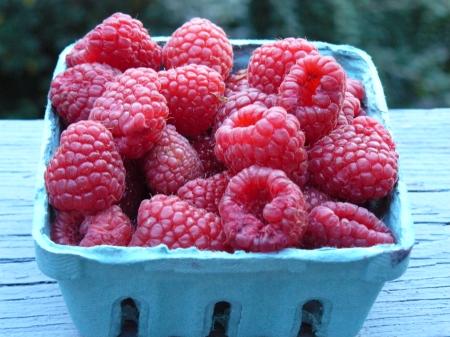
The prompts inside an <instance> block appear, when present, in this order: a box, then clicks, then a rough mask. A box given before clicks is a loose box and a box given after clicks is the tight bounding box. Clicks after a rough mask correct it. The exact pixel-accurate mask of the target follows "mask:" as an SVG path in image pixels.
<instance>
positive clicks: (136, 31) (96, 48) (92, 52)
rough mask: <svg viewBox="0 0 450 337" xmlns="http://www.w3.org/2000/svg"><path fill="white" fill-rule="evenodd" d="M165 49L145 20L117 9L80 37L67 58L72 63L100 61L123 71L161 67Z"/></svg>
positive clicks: (68, 63)
mask: <svg viewBox="0 0 450 337" xmlns="http://www.w3.org/2000/svg"><path fill="white" fill-rule="evenodd" d="M161 53H162V51H161V47H160V46H158V45H157V44H156V43H155V42H154V41H152V39H151V38H150V35H149V34H148V31H147V29H145V28H144V26H143V25H142V22H141V21H139V20H136V19H133V18H132V17H131V16H129V15H127V14H123V13H115V14H113V15H111V16H110V17H108V18H106V19H105V20H104V21H103V22H102V23H101V24H99V25H98V26H97V27H95V28H94V29H93V30H91V31H90V32H89V33H87V34H86V36H85V37H83V38H82V39H81V40H79V41H78V42H77V43H76V44H75V46H74V49H73V50H72V51H71V52H70V53H69V54H68V55H67V57H66V62H67V65H68V66H69V67H72V66H74V65H76V64H80V63H93V62H98V63H106V64H109V65H111V66H113V67H115V68H117V69H120V70H122V71H124V70H126V69H128V68H136V67H148V68H153V69H156V70H159V68H160V67H161Z"/></svg>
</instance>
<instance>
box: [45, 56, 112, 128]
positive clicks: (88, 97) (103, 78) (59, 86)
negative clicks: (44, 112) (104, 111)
mask: <svg viewBox="0 0 450 337" xmlns="http://www.w3.org/2000/svg"><path fill="white" fill-rule="evenodd" d="M118 74H120V71H119V70H117V69H114V68H112V67H110V66H108V65H107V64H100V63H85V64H79V65H76V66H75V67H73V68H69V69H67V70H66V71H64V72H63V73H61V74H59V75H57V76H56V77H55V78H54V79H53V81H52V84H51V88H50V95H49V96H50V100H51V102H52V105H53V107H54V108H55V110H56V112H57V113H58V115H59V116H61V118H62V119H63V121H64V123H65V124H66V125H68V124H71V123H74V122H78V121H80V120H84V119H88V117H89V112H90V111H91V109H92V107H93V106H94V102H95V100H96V99H97V98H98V97H100V96H101V95H102V94H103V92H104V91H105V87H106V83H108V82H109V81H112V80H113V79H114V77H115V76H116V75H118Z"/></svg>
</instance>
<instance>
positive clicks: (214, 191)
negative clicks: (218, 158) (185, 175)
mask: <svg viewBox="0 0 450 337" xmlns="http://www.w3.org/2000/svg"><path fill="white" fill-rule="evenodd" d="M229 180H230V176H229V174H228V172H226V171H225V172H222V173H218V174H216V175H214V176H212V177H209V178H206V179H204V178H197V179H194V180H191V181H188V182H187V183H186V184H184V185H183V186H181V187H180V188H179V189H178V192H177V194H178V196H179V197H180V198H181V199H183V200H186V201H187V202H189V203H190V204H191V205H193V206H195V207H198V208H203V209H206V210H207V211H208V212H214V213H219V209H218V206H219V201H220V199H222V195H223V192H225V188H226V187H227V185H228V181H229Z"/></svg>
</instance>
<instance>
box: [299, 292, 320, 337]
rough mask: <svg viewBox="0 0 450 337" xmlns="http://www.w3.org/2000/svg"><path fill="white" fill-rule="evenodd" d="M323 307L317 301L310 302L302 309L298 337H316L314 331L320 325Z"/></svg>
mask: <svg viewBox="0 0 450 337" xmlns="http://www.w3.org/2000/svg"><path fill="white" fill-rule="evenodd" d="M322 316H323V305H322V303H321V302H320V301H318V300H310V301H308V302H306V303H305V304H303V307H302V324H301V326H300V331H299V332H298V335H297V336H298V337H317V336H316V331H317V330H319V328H320V325H321V324H322Z"/></svg>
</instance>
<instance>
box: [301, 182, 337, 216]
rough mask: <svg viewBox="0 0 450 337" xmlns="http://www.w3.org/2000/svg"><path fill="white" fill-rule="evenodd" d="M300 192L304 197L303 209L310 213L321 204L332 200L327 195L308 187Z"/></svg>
mask: <svg viewBox="0 0 450 337" xmlns="http://www.w3.org/2000/svg"><path fill="white" fill-rule="evenodd" d="M302 192H303V196H304V197H305V209H306V211H307V212H309V211H311V210H312V209H313V208H314V207H316V206H319V205H321V204H323V203H324V202H327V201H332V200H333V199H332V198H330V196H328V195H327V194H325V193H323V192H322V191H319V190H318V189H317V188H314V187H312V186H309V185H307V186H305V187H303V189H302Z"/></svg>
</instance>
